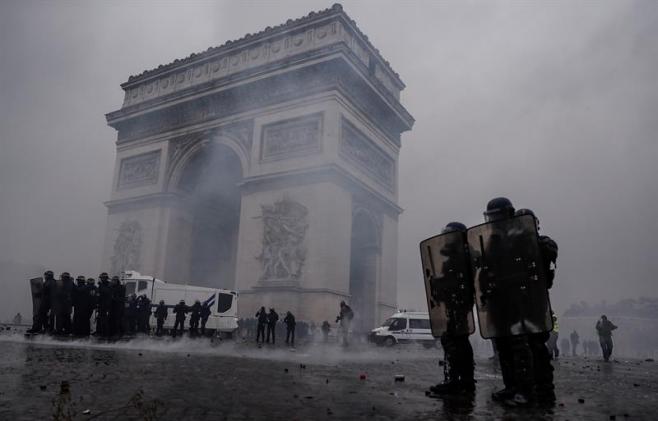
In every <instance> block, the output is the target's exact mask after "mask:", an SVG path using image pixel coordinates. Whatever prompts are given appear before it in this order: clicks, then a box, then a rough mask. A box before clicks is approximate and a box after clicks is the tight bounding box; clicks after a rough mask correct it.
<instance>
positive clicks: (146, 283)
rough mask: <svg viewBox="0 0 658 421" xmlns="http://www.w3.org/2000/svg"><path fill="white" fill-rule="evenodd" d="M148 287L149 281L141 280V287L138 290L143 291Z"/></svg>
mask: <svg viewBox="0 0 658 421" xmlns="http://www.w3.org/2000/svg"><path fill="white" fill-rule="evenodd" d="M146 287H148V282H146V281H139V288H137V290H138V291H141V290H143V289H146Z"/></svg>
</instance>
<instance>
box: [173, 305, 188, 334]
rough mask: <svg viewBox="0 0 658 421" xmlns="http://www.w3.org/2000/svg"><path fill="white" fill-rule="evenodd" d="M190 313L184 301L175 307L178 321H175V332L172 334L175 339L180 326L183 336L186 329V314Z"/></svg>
mask: <svg viewBox="0 0 658 421" xmlns="http://www.w3.org/2000/svg"><path fill="white" fill-rule="evenodd" d="M188 311H189V309H188V307H187V306H186V305H185V301H184V300H180V302H179V303H178V304H176V306H175V307H174V314H175V315H176V320H175V321H174V330H173V332H172V335H173V337H174V338H175V337H176V334H177V332H178V327H179V326H180V333H181V335H182V334H183V330H184V329H185V313H187V312H188Z"/></svg>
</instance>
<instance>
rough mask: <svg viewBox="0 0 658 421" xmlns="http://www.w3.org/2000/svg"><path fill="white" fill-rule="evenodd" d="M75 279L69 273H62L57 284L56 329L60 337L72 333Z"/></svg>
mask: <svg viewBox="0 0 658 421" xmlns="http://www.w3.org/2000/svg"><path fill="white" fill-rule="evenodd" d="M73 287H74V285H73V278H71V275H70V274H69V273H68V272H62V274H61V275H60V277H59V280H58V281H57V282H56V288H55V290H56V293H55V297H56V299H55V308H56V312H55V327H56V331H57V333H58V334H60V335H68V334H70V333H71V311H72V310H73V298H72V294H73Z"/></svg>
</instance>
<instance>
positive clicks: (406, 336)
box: [369, 310, 439, 348]
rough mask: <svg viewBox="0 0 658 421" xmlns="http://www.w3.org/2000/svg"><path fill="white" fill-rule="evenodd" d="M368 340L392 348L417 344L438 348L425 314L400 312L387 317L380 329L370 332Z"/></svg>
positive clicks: (427, 315) (428, 318)
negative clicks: (399, 345)
mask: <svg viewBox="0 0 658 421" xmlns="http://www.w3.org/2000/svg"><path fill="white" fill-rule="evenodd" d="M369 339H370V341H371V342H374V343H375V344H377V345H388V346H393V345H395V344H401V343H411V342H417V343H421V344H423V346H425V347H427V348H431V347H436V346H438V344H439V342H438V340H437V339H436V338H434V336H432V330H431V328H430V317H429V314H428V313H427V312H420V311H406V310H401V311H398V312H396V313H395V314H393V315H392V316H391V317H389V318H388V319H387V320H386V321H385V322H384V323H383V324H382V325H381V326H380V327H378V328H375V329H373V330H372V331H371V332H370V335H369Z"/></svg>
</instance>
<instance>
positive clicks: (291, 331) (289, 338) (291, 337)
mask: <svg viewBox="0 0 658 421" xmlns="http://www.w3.org/2000/svg"><path fill="white" fill-rule="evenodd" d="M283 323H284V324H285V325H286V343H287V344H290V346H292V347H294V346H295V316H293V314H292V313H291V312H287V313H286V317H284V318H283Z"/></svg>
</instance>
